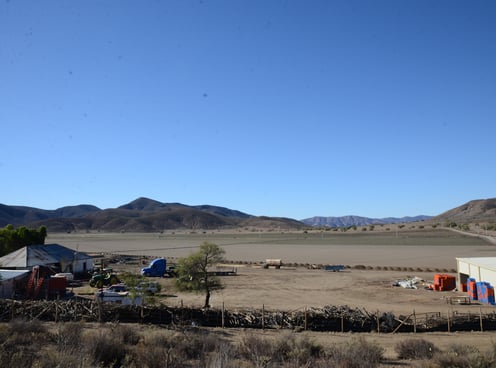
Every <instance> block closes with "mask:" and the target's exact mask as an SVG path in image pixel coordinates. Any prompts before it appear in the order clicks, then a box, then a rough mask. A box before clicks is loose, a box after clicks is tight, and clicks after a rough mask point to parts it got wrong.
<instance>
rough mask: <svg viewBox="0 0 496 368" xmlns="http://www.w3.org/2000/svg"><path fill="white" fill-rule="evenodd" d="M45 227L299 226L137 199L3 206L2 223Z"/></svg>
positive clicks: (62, 229) (208, 208) (143, 229)
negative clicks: (114, 203) (115, 203)
mask: <svg viewBox="0 0 496 368" xmlns="http://www.w3.org/2000/svg"><path fill="white" fill-rule="evenodd" d="M9 223H10V224H13V225H16V226H20V225H25V226H28V227H34V228H36V227H39V226H46V227H47V230H48V231H49V232H52V233H56V232H73V231H105V232H161V231H164V230H174V229H191V230H199V229H203V230H212V229H229V228H238V227H251V228H254V227H257V228H274V229H299V228H303V227H304V226H305V225H304V224H303V223H301V222H299V221H296V220H293V219H284V218H271V217H254V216H251V215H248V214H246V213H243V212H240V211H236V210H231V209H229V208H224V207H218V206H211V205H200V206H188V205H184V204H181V203H162V202H158V201H155V200H152V199H148V198H138V199H136V200H134V201H132V202H130V203H127V204H125V205H122V206H120V207H118V208H109V209H105V210H100V209H99V208H97V207H89V206H87V205H82V206H72V207H64V208H62V209H59V210H54V211H47V210H41V209H36V208H30V207H15V206H5V205H1V207H0V226H5V225H7V224H9Z"/></svg>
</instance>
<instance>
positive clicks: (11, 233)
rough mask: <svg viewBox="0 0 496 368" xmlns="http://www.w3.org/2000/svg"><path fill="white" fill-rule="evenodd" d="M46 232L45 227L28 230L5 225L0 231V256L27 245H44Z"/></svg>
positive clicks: (23, 227) (22, 227)
mask: <svg viewBox="0 0 496 368" xmlns="http://www.w3.org/2000/svg"><path fill="white" fill-rule="evenodd" d="M46 236H47V230H46V227H45V226H40V227H39V228H38V229H28V228H27V227H25V226H21V227H19V228H17V229H16V228H15V227H14V226H13V225H7V226H5V227H4V228H3V229H0V256H3V255H5V254H9V253H11V252H14V251H16V250H17V249H20V248H22V247H25V246H27V245H35V244H45V238H46Z"/></svg>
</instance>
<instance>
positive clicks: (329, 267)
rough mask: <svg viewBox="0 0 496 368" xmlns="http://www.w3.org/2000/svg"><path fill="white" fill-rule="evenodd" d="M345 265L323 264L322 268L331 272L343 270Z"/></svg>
mask: <svg viewBox="0 0 496 368" xmlns="http://www.w3.org/2000/svg"><path fill="white" fill-rule="evenodd" d="M345 268H346V267H345V266H344V265H325V266H324V270H326V271H332V272H339V271H342V270H344V269H345Z"/></svg>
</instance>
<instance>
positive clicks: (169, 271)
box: [141, 258, 176, 277]
mask: <svg viewBox="0 0 496 368" xmlns="http://www.w3.org/2000/svg"><path fill="white" fill-rule="evenodd" d="M141 274H142V275H143V276H146V277H165V276H168V277H174V276H175V275H176V273H175V268H174V266H173V265H169V266H167V261H166V259H165V258H155V259H154V260H153V261H151V262H150V265H149V266H148V267H145V268H142V269H141Z"/></svg>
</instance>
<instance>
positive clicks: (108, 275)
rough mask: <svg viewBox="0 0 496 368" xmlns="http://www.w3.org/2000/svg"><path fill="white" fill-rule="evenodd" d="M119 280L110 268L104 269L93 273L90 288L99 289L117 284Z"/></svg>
mask: <svg viewBox="0 0 496 368" xmlns="http://www.w3.org/2000/svg"><path fill="white" fill-rule="evenodd" d="M119 282H120V281H119V278H118V277H117V275H116V274H115V273H113V272H112V269H111V268H104V269H102V270H101V271H95V273H93V275H92V276H91V280H90V286H91V287H97V288H99V289H101V288H102V287H104V286H109V285H115V284H118V283H119Z"/></svg>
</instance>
